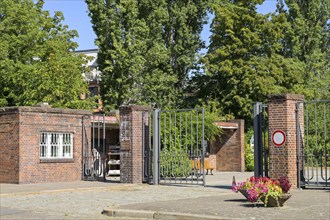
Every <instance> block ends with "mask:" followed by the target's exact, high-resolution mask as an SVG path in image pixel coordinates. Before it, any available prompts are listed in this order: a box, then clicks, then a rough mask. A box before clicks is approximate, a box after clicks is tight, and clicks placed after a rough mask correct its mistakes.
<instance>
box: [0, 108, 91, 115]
mask: <svg viewBox="0 0 330 220" xmlns="http://www.w3.org/2000/svg"><path fill="white" fill-rule="evenodd" d="M20 112H36V113H38V112H39V113H50V114H69V115H92V111H88V110H81V109H64V108H51V107H49V106H43V107H36V106H13V107H2V108H0V114H15V113H20Z"/></svg>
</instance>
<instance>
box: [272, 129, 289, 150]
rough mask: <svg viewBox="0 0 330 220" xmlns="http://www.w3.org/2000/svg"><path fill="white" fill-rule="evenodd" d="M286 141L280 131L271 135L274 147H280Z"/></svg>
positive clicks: (282, 132)
mask: <svg viewBox="0 0 330 220" xmlns="http://www.w3.org/2000/svg"><path fill="white" fill-rule="evenodd" d="M285 141H286V135H285V133H284V131H282V130H276V131H274V132H273V134H272V142H273V144H274V145H275V146H276V147H280V146H282V145H283V144H284V143H285Z"/></svg>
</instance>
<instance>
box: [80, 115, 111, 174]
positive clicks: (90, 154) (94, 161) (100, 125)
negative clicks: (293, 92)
mask: <svg viewBox="0 0 330 220" xmlns="http://www.w3.org/2000/svg"><path fill="white" fill-rule="evenodd" d="M91 117H92V120H91V127H92V132H91V142H92V144H91V145H90V144H89V143H90V142H89V141H88V138H86V137H88V135H87V134H86V128H85V125H84V124H83V179H84V180H97V179H99V178H102V180H103V181H106V178H105V176H106V155H105V154H106V149H105V115H104V114H101V115H100V114H98V115H93V116H91ZM101 129H102V130H101ZM96 132H97V135H96V134H95V133H96ZM101 132H102V134H101ZM101 135H102V144H101ZM86 139H87V144H86ZM96 141H97V142H96ZM95 145H97V146H95Z"/></svg>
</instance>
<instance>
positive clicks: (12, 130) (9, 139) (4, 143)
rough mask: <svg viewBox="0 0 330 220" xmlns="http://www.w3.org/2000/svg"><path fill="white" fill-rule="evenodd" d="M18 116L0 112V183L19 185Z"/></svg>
mask: <svg viewBox="0 0 330 220" xmlns="http://www.w3.org/2000/svg"><path fill="white" fill-rule="evenodd" d="M18 132H19V115H18V114H15V113H11V114H3V112H0V183H19V178H18V177H19V154H18V152H19V139H18Z"/></svg>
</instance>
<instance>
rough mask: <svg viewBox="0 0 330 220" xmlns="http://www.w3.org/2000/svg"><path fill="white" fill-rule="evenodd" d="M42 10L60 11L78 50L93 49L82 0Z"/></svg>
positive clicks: (52, 2) (60, 1)
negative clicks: (72, 32) (73, 30)
mask: <svg viewBox="0 0 330 220" xmlns="http://www.w3.org/2000/svg"><path fill="white" fill-rule="evenodd" d="M275 5H276V0H266V1H265V2H264V4H262V5H260V6H259V7H258V12H260V13H263V14H266V13H268V12H273V11H275ZM44 10H48V11H50V13H51V14H52V15H53V13H54V11H62V12H63V14H64V17H65V21H64V24H67V25H68V26H69V29H75V30H77V31H78V33H79V37H78V38H75V39H74V40H75V41H76V42H77V43H78V44H79V47H78V50H87V49H94V48H96V46H95V45H94V40H95V38H96V35H95V34H94V31H93V29H92V25H91V22H90V18H89V17H88V12H87V11H88V9H87V5H86V3H85V1H84V0H45V5H44ZM201 35H202V38H203V40H205V41H206V42H208V37H209V36H210V32H209V25H206V26H204V30H203V32H202V34H201Z"/></svg>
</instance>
